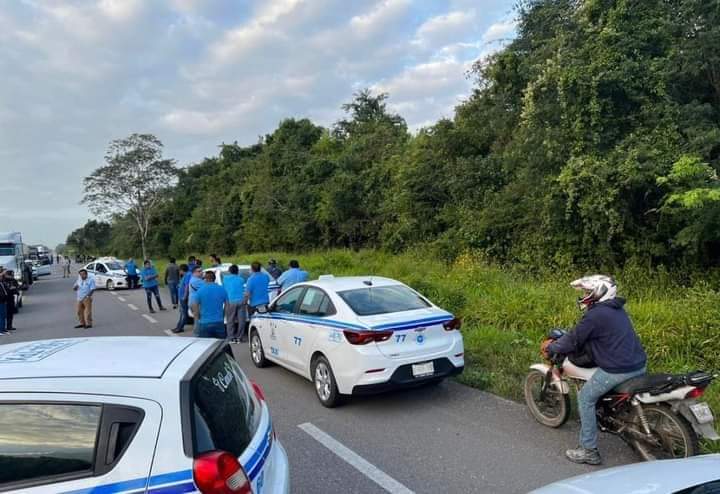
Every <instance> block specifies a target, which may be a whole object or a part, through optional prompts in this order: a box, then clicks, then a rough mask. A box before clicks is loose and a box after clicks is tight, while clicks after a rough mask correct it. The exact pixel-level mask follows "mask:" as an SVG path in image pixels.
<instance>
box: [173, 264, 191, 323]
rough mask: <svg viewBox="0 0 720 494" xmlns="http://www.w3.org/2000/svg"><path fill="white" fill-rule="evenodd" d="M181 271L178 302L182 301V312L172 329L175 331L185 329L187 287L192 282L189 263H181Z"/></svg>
mask: <svg viewBox="0 0 720 494" xmlns="http://www.w3.org/2000/svg"><path fill="white" fill-rule="evenodd" d="M178 272H179V276H178V278H179V280H180V282H179V284H178V287H177V292H176V293H177V298H178V302H179V303H180V314H179V317H178V322H177V324H176V325H175V327H174V328H173V329H171V330H170V331H172V332H173V333H182V332H183V331H185V325H186V324H187V318H188V299H187V287H188V283H189V282H190V277H189V276H188V275H189V274H190V273H188V265H187V264H181V265H180V267H179V268H178Z"/></svg>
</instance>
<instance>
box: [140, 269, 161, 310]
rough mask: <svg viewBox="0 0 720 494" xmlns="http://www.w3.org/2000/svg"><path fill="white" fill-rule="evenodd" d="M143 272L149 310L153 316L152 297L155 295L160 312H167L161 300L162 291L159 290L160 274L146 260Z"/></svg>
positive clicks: (141, 273)
mask: <svg viewBox="0 0 720 494" xmlns="http://www.w3.org/2000/svg"><path fill="white" fill-rule="evenodd" d="M143 266H144V267H143V270H142V271H141V272H140V276H142V281H143V288H145V298H146V299H147V305H148V309H149V310H150V313H151V314H154V313H155V309H153V306H152V296H153V295H155V300H156V301H157V304H158V307H159V308H160V310H166V309H165V307H163V304H162V300H160V289H159V288H158V272H157V270H156V269H155V268H154V267H153V265H152V263H151V262H150V260H149V259H146V260H145V262H144V263H143Z"/></svg>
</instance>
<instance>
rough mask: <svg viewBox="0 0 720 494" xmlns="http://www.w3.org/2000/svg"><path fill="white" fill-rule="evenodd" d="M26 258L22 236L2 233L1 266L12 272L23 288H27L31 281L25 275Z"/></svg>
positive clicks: (0, 243)
mask: <svg viewBox="0 0 720 494" xmlns="http://www.w3.org/2000/svg"><path fill="white" fill-rule="evenodd" d="M24 261H25V256H24V254H23V242H22V234H21V233H20V232H4V233H0V266H2V267H3V268H5V269H8V270H12V271H13V272H14V273H15V279H16V280H17V281H18V283H19V284H20V286H21V287H22V288H27V286H28V285H29V284H30V281H31V280H28V279H27V276H24V274H25V272H26V271H25V269H23V268H24V266H25V262H24Z"/></svg>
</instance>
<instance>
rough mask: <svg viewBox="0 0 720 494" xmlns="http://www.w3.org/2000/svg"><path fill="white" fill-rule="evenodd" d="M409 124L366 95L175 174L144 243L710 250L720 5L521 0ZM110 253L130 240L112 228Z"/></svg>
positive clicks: (597, 259) (557, 253)
mask: <svg viewBox="0 0 720 494" xmlns="http://www.w3.org/2000/svg"><path fill="white" fill-rule="evenodd" d="M518 21H519V23H518V32H517V37H516V39H515V40H514V41H512V42H511V43H509V44H508V45H507V46H506V47H505V48H504V49H503V50H502V51H500V52H498V53H496V54H495V55H493V56H491V57H490V58H489V59H486V60H480V61H478V62H477V63H476V64H475V66H474V68H473V71H472V75H473V76H474V77H475V78H476V86H475V89H474V91H473V93H472V94H471V95H470V96H469V97H468V99H467V100H466V101H465V102H463V103H462V104H460V105H459V106H458V107H457V108H456V112H455V115H454V117H453V118H452V119H450V120H441V121H439V122H438V123H436V124H435V125H433V126H432V127H429V128H426V129H423V130H421V131H419V132H418V133H417V134H416V135H411V134H410V133H409V132H408V129H407V126H406V124H405V122H404V120H403V119H402V117H401V116H399V115H395V114H393V113H392V112H391V111H389V110H388V108H387V106H386V95H373V94H371V93H370V92H368V91H362V92H360V93H358V94H356V95H355V98H354V99H353V101H352V102H350V103H349V104H347V105H345V106H344V107H343V109H344V110H345V112H346V117H345V118H344V119H342V120H340V121H339V122H338V123H337V124H335V125H334V126H333V127H332V128H330V129H324V128H321V127H318V126H317V125H315V124H313V123H312V122H310V121H308V120H305V119H303V120H296V119H288V120H285V121H283V122H281V123H280V125H279V127H278V128H277V129H276V130H275V131H274V132H273V133H272V134H270V135H267V136H265V137H264V138H263V139H261V140H260V142H258V143H257V144H255V145H253V146H247V147H243V146H239V145H237V144H232V145H223V146H222V147H221V150H220V153H219V155H218V156H216V157H212V158H207V159H206V160H204V161H203V162H202V163H199V164H197V165H195V166H192V167H189V168H187V169H186V170H184V171H183V172H182V173H181V176H180V178H179V182H178V184H177V186H176V187H174V189H173V190H172V191H171V192H170V193H169V194H168V195H167V197H166V201H165V204H164V205H163V211H162V213H161V214H160V215H158V216H157V217H156V218H155V220H154V222H155V223H156V225H155V228H154V230H153V231H154V232H155V233H154V234H153V236H152V238H151V239H149V243H150V245H151V249H150V250H151V251H152V252H154V253H156V254H161V253H162V254H164V253H173V254H183V253H186V252H190V251H193V252H201V251H205V252H207V251H218V252H227V253H229V252H235V251H237V250H257V249H262V250H269V249H284V250H303V249H308V248H317V247H349V248H358V247H361V246H369V247H382V248H388V249H392V250H402V249H405V248H408V247H410V246H413V245H416V244H421V243H422V244H428V243H431V244H434V245H436V247H437V252H438V253H440V254H442V255H445V256H450V257H451V256H453V255H455V254H457V253H458V252H460V251H462V250H464V249H475V250H480V251H484V252H486V253H487V254H488V255H490V256H492V257H493V258H496V259H499V260H502V261H509V262H518V261H519V262H524V263H528V264H530V265H545V266H547V265H550V266H553V265H559V266H564V265H569V264H576V263H577V264H582V265H585V266H612V265H619V264H624V263H626V262H628V261H629V260H635V261H638V262H643V263H651V264H660V263H662V264H671V265H692V266H707V265H717V263H718V262H719V261H720V183H719V182H718V177H717V170H718V167H720V51H718V49H717V47H718V46H720V2H719V1H717V0H710V1H707V0H706V1H703V0H526V1H523V2H521V3H520V5H519V6H518ZM125 223H126V221H125V220H123V219H120V220H118V221H116V222H115V223H114V224H113V234H112V244H113V246H114V248H115V249H116V250H117V251H118V252H121V253H127V252H128V251H130V250H133V249H136V248H137V246H134V245H132V244H128V243H127V239H126V237H125V236H124V235H122V234H118V232H121V231H122V230H123V228H127V225H125Z"/></svg>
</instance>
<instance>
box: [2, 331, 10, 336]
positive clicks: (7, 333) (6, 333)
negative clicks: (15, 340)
mask: <svg viewBox="0 0 720 494" xmlns="http://www.w3.org/2000/svg"><path fill="white" fill-rule="evenodd" d="M0 336H10V333H9V332H7V331H0Z"/></svg>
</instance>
